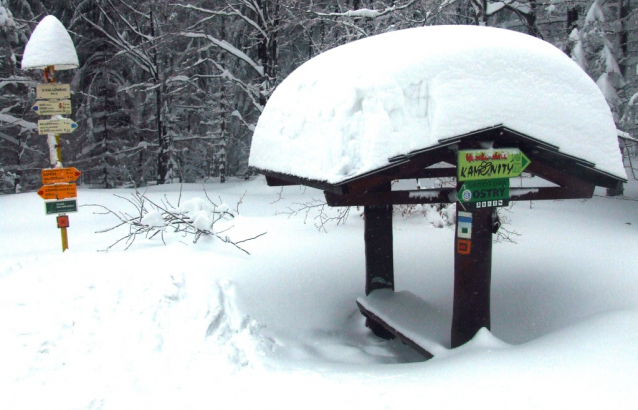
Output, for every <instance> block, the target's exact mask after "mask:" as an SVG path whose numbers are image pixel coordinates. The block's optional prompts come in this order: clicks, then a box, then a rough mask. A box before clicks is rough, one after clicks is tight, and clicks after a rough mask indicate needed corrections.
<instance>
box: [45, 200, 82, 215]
mask: <svg viewBox="0 0 638 410" xmlns="http://www.w3.org/2000/svg"><path fill="white" fill-rule="evenodd" d="M44 205H45V207H46V213H47V215H51V214H66V213H69V212H77V211H78V201H77V199H65V200H64V201H48V202H45V203H44Z"/></svg>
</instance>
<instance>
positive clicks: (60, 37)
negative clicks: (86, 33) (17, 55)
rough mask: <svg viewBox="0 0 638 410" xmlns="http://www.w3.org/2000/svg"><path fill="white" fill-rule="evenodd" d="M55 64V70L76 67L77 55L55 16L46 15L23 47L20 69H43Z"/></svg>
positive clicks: (69, 38) (71, 41) (67, 34)
mask: <svg viewBox="0 0 638 410" xmlns="http://www.w3.org/2000/svg"><path fill="white" fill-rule="evenodd" d="M50 65H52V66H55V69H56V70H69V69H73V68H77V67H78V66H79V65H80V63H79V62H78V55H77V53H76V52H75V46H74V45H73V40H71V36H69V33H68V32H67V31H66V29H65V28H64V25H62V23H61V22H60V20H58V19H57V18H55V16H50V15H49V16H46V17H45V18H43V19H42V20H41V21H40V23H38V25H37V26H36V28H35V30H33V33H32V34H31V37H30V38H29V42H28V43H27V45H26V46H25V48H24V55H23V57H22V69H23V70H29V69H44V68H46V67H47V66H50Z"/></svg>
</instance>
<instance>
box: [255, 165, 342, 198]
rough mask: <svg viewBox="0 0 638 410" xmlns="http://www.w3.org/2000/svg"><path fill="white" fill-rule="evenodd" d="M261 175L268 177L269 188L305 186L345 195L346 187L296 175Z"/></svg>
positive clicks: (261, 172)
mask: <svg viewBox="0 0 638 410" xmlns="http://www.w3.org/2000/svg"><path fill="white" fill-rule="evenodd" d="M257 172H259V173H260V174H263V175H265V176H266V184H268V186H290V185H305V186H309V187H312V188H317V189H321V190H323V191H328V192H333V193H335V194H339V195H343V194H345V193H346V192H347V191H345V187H343V186H340V185H333V184H330V183H328V182H326V181H317V180H314V179H308V178H301V177H296V176H294V175H288V174H281V173H278V172H272V171H265V170H257Z"/></svg>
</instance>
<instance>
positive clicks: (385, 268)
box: [363, 205, 394, 295]
mask: <svg viewBox="0 0 638 410" xmlns="http://www.w3.org/2000/svg"><path fill="white" fill-rule="evenodd" d="M363 215H364V219H365V222H364V240H365V257H366V287H365V291H366V295H369V294H370V292H372V291H373V290H376V289H394V250H393V239H392V206H391V205H379V206H376V205H372V206H366V207H364V210H363Z"/></svg>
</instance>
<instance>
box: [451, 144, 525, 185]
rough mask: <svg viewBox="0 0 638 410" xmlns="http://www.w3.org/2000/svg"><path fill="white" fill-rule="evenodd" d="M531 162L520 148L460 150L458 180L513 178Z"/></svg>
mask: <svg viewBox="0 0 638 410" xmlns="http://www.w3.org/2000/svg"><path fill="white" fill-rule="evenodd" d="M530 162H531V161H530V160H529V158H527V157H526V156H525V154H523V153H522V152H521V150H519V149H518V148H496V149H487V150H465V151H459V162H458V180H459V181H477V180H485V179H500V178H513V177H517V176H519V175H520V174H522V173H523V171H524V170H525V168H527V166H528V165H529V164H530Z"/></svg>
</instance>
